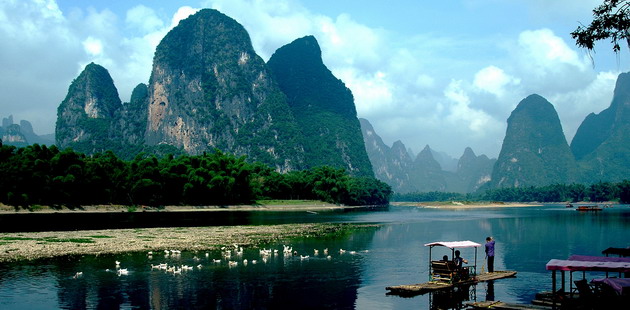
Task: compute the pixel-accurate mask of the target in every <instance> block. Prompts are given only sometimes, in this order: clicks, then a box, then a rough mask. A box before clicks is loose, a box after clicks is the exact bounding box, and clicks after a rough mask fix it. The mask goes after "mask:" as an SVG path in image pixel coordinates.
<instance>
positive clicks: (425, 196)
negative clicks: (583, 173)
mask: <svg viewBox="0 0 630 310" xmlns="http://www.w3.org/2000/svg"><path fill="white" fill-rule="evenodd" d="M392 200H394V201H413V202H424V201H449V200H466V201H503V202H512V201H519V202H566V201H568V202H578V201H591V202H603V201H619V202H620V203H630V181H628V180H624V181H623V182H619V183H611V182H598V183H593V184H590V185H584V184H552V185H547V186H538V187H535V186H529V187H505V188H497V189H488V190H486V191H482V192H478V193H474V194H461V193H444V192H424V193H420V192H415V193H407V194H394V196H393V197H392Z"/></svg>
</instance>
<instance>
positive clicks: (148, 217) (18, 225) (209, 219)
mask: <svg viewBox="0 0 630 310" xmlns="http://www.w3.org/2000/svg"><path fill="white" fill-rule="evenodd" d="M387 210H388V207H387V206H385V207H365V208H356V209H338V210H330V211H321V212H306V211H295V212H285V211H234V210H218V211H176V212H166V211H165V212H158V211H151V212H66V213H43V212H42V213H10V214H0V232H28V231H31V232H35V231H59V230H97V229H121V228H151V227H191V226H235V225H273V224H288V223H317V222H325V221H330V220H331V219H333V220H335V219H336V218H339V217H343V216H344V215H356V214H361V213H366V212H375V211H381V212H382V211H387ZM337 220H338V219H337Z"/></svg>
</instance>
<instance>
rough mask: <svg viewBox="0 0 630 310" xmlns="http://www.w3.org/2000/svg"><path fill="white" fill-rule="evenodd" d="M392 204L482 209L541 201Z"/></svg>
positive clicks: (399, 203)
mask: <svg viewBox="0 0 630 310" xmlns="http://www.w3.org/2000/svg"><path fill="white" fill-rule="evenodd" d="M390 204H391V205H392V206H410V207H423V208H436V209H482V208H515V207H540V206H542V204H541V203H533V202H497V201H493V202H477V201H473V202H471V201H431V202H402V201H397V202H390Z"/></svg>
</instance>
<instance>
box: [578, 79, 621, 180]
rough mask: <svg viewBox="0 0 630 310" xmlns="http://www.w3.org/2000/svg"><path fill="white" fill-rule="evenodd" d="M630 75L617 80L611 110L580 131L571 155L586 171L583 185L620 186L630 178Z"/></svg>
mask: <svg viewBox="0 0 630 310" xmlns="http://www.w3.org/2000/svg"><path fill="white" fill-rule="evenodd" d="M628 120H630V73H622V74H620V75H619V77H618V78H617V84H616V85H615V91H614V95H613V100H612V102H611V104H610V106H609V107H608V108H607V109H605V110H603V111H602V112H600V113H599V114H594V113H591V114H589V115H588V116H587V117H586V119H584V122H582V124H581V125H580V127H579V128H578V130H577V132H576V134H575V137H574V138H573V141H571V151H572V152H573V154H574V155H575V158H576V159H577V160H578V161H579V164H580V168H581V170H582V175H581V178H580V180H581V182H585V183H593V182H598V181H601V180H603V181H611V182H620V181H623V180H624V179H628V175H630V124H629V123H628Z"/></svg>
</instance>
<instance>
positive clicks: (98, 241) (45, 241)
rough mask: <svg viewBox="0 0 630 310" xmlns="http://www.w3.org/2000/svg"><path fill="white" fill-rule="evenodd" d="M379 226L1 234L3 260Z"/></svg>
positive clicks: (272, 239) (279, 238)
mask: <svg viewBox="0 0 630 310" xmlns="http://www.w3.org/2000/svg"><path fill="white" fill-rule="evenodd" d="M368 227H376V226H375V225H363V224H286V225H260V226H214V227H173V228H142V229H108V230H89V231H86V230H82V231H60V232H34V233H33V232H31V233H0V262H7V261H18V260H32V259H38V258H44V257H56V256H63V255H76V254H95V255H98V254H114V253H124V252H144V251H163V250H172V249H176V250H184V251H193V250H199V251H201V250H217V249H220V248H221V247H222V246H225V245H232V244H238V245H239V246H243V247H249V246H254V245H259V244H266V243H277V242H283V240H287V239H291V238H296V237H321V236H326V235H330V234H336V233H341V232H343V231H344V230H354V229H361V228H368Z"/></svg>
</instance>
